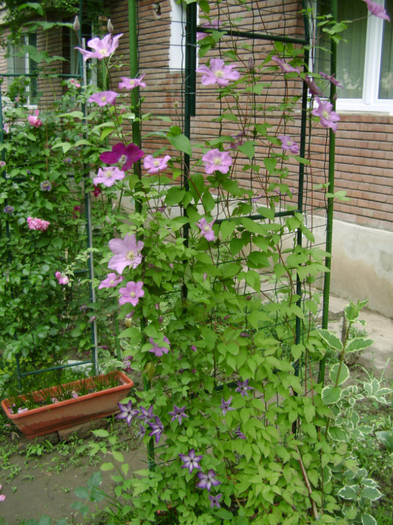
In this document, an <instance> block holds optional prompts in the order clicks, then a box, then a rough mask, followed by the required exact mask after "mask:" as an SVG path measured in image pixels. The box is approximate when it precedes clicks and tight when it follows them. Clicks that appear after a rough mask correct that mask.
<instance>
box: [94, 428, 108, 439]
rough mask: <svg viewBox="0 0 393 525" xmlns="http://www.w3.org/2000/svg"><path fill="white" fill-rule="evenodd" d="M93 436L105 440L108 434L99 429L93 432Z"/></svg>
mask: <svg viewBox="0 0 393 525" xmlns="http://www.w3.org/2000/svg"><path fill="white" fill-rule="evenodd" d="M93 434H94V435H95V436H96V437H100V438H106V437H108V436H109V432H108V431H107V430H105V429H103V428H99V429H97V430H93Z"/></svg>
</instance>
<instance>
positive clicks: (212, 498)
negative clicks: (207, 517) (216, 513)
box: [209, 494, 222, 509]
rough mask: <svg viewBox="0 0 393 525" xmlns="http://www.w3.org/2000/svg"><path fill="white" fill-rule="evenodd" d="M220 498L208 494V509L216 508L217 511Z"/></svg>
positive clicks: (218, 495) (219, 495)
mask: <svg viewBox="0 0 393 525" xmlns="http://www.w3.org/2000/svg"><path fill="white" fill-rule="evenodd" d="M221 498H222V494H217V496H212V495H211V494H209V500H210V507H211V508H213V507H217V508H218V509H219V508H220V507H221V505H220V503H219V501H220V499H221Z"/></svg>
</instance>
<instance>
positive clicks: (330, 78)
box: [319, 71, 344, 88]
mask: <svg viewBox="0 0 393 525" xmlns="http://www.w3.org/2000/svg"><path fill="white" fill-rule="evenodd" d="M319 74H320V76H321V78H323V79H324V80H328V81H329V82H330V83H331V84H334V85H335V86H337V87H339V88H342V87H344V86H343V85H342V84H341V83H340V82H339V81H338V80H337V78H335V77H334V76H333V75H328V74H327V73H324V72H323V71H320V73H319Z"/></svg>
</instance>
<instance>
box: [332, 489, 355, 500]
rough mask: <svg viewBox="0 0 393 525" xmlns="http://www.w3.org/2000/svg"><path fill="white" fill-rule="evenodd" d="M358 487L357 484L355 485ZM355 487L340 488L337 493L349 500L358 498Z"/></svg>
mask: <svg viewBox="0 0 393 525" xmlns="http://www.w3.org/2000/svg"><path fill="white" fill-rule="evenodd" d="M355 488H356V486H355ZM355 488H354V487H349V486H345V487H343V488H342V489H340V490H339V491H338V492H337V494H338V495H339V496H341V497H342V498H344V499H348V500H354V499H357V494H356V490H355Z"/></svg>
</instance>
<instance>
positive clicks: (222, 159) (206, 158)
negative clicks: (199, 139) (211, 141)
mask: <svg viewBox="0 0 393 525" xmlns="http://www.w3.org/2000/svg"><path fill="white" fill-rule="evenodd" d="M202 161H203V162H204V163H205V172H206V173H207V175H211V174H212V173H214V172H215V171H220V172H221V173H223V174H224V175H225V174H226V173H228V171H229V168H230V167H231V166H232V157H231V156H230V154H229V153H228V152H227V151H220V150H218V149H217V148H215V149H212V150H210V151H208V152H207V153H205V155H203V157H202Z"/></svg>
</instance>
